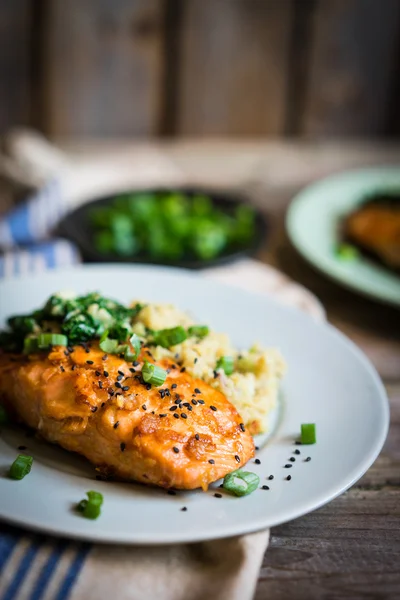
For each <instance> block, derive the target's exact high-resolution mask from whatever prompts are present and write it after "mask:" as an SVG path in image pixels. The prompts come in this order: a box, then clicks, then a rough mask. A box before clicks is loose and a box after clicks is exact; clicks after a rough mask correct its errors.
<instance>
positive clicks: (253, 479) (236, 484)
mask: <svg viewBox="0 0 400 600" xmlns="http://www.w3.org/2000/svg"><path fill="white" fill-rule="evenodd" d="M259 483H260V478H259V476H258V475H256V474H255V473H251V472H250V471H233V472H232V473H228V475H225V477H224V483H223V487H224V490H226V491H227V492H229V493H231V494H233V495H234V496H247V495H248V494H251V493H252V492H254V490H256V489H257V487H258V485H259Z"/></svg>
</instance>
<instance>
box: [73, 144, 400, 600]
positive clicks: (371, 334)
mask: <svg viewBox="0 0 400 600" xmlns="http://www.w3.org/2000/svg"><path fill="white" fill-rule="evenodd" d="M64 147H65V148H66V149H68V150H69V151H71V153H72V154H76V155H79V156H85V155H87V154H92V152H93V150H94V149H95V150H96V152H98V153H100V154H101V153H102V152H104V151H106V152H109V153H110V154H113V153H116V152H120V151H121V150H123V151H124V152H125V153H126V152H128V151H129V148H130V145H129V144H128V143H125V144H124V143H121V142H111V141H109V142H106V143H105V144H104V145H103V146H101V145H99V143H98V142H95V143H94V142H90V141H86V142H73V141H71V142H70V143H69V144H65V146H64ZM147 147H148V146H147ZM154 147H155V148H157V149H159V150H163V151H164V153H165V155H166V156H167V157H169V158H170V159H171V160H172V161H173V163H174V165H175V166H178V167H180V168H181V170H182V172H183V173H184V174H185V175H186V178H187V180H188V181H190V182H192V183H203V184H204V185H211V186H218V187H225V188H235V189H239V190H242V191H243V192H247V194H248V195H249V196H250V197H251V199H252V200H253V201H254V202H255V203H256V204H257V205H258V206H260V207H262V208H263V210H265V212H266V214H267V215H268V216H269V219H270V224H271V233H270V238H269V240H268V244H267V245H266V247H265V248H264V250H263V251H262V253H261V255H260V258H261V259H262V260H265V261H266V262H268V263H270V264H273V265H275V266H278V267H279V268H280V269H281V270H282V271H284V272H286V273H287V274H288V275H289V276H291V277H292V278H293V279H295V280H296V281H298V282H300V283H302V284H304V285H306V286H307V287H308V288H309V289H311V290H312V291H314V293H316V294H317V296H318V297H319V298H320V299H321V300H322V302H323V303H324V306H325V308H326V310H327V315H328V319H329V320H330V321H331V322H332V323H333V324H334V325H336V326H337V327H338V328H339V329H340V330H342V331H343V332H344V333H345V334H346V335H348V336H349V337H350V338H352V339H353V340H354V341H355V342H356V343H357V344H358V345H359V346H360V347H361V348H362V349H363V350H364V351H365V352H366V354H367V355H369V357H370V358H371V360H372V362H373V363H374V364H375V366H376V368H377V369H378V371H379V373H380V374H381V376H382V378H383V380H384V382H385V383H386V386H387V391H388V395H389V398H390V404H391V426H390V431H389V436H388V439H387V441H386V444H385V447H384V449H383V451H382V453H381V455H380V457H379V458H378V459H377V461H376V462H375V464H374V465H373V466H372V467H371V468H370V469H369V470H368V472H367V473H366V474H365V475H364V477H363V478H362V479H361V480H360V481H359V482H358V483H357V484H356V485H355V486H353V487H352V488H351V489H350V490H349V491H348V492H346V493H345V494H343V495H342V496H340V497H339V498H337V499H336V500H333V501H332V502H331V503H329V504H328V505H327V506H325V507H323V508H321V509H320V510H318V511H315V512H314V513H311V514H309V515H307V516H305V517H302V518H299V519H296V520H295V521H292V522H291V523H288V524H286V525H282V526H280V527H275V528H274V529H273V530H272V532H271V543H270V546H269V548H268V551H267V552H266V554H265V557H264V561H263V566H262V569H261V572H260V577H259V581H258V586H257V591H256V597H255V598H256V600H264V599H265V600H267V599H268V600H269V599H271V600H293V599H300V600H303V599H304V600H320V599H322V600H325V599H326V600H360V599H369V600H371V599H375V598H378V599H380V600H392V599H393V600H397V599H398V598H399V597H400V568H399V567H400V311H399V310H396V309H394V308H389V307H386V306H384V305H380V304H378V303H375V302H373V301H372V300H368V299H364V298H362V297H361V296H358V295H357V294H355V293H352V292H350V291H347V290H345V289H342V288H341V287H340V286H338V285H336V284H335V283H333V282H331V281H329V280H328V279H326V278H325V277H324V276H323V275H321V274H319V273H317V272H316V271H314V270H313V269H312V268H311V267H310V266H309V265H307V264H306V263H305V262H304V261H303V260H302V259H301V258H300V257H299V256H298V255H297V254H296V252H295V251H294V250H293V248H291V246H290V244H289V242H288V240H287V237H286V235H285V233H284V226H283V223H284V213H285V209H286V207H287V205H288V203H289V201H290V199H291V197H293V194H294V192H295V191H296V190H298V188H299V187H300V186H302V185H304V184H306V183H307V182H309V181H311V180H313V179H316V178H318V177H322V176H324V175H326V174H328V173H331V172H333V171H338V170H340V169H345V168H349V167H352V166H353V167H355V166H361V165H371V164H381V163H385V162H388V163H391V164H393V163H395V164H396V163H397V164H400V146H399V145H392V146H390V145H382V144H381V145H379V144H371V143H365V144H359V143H358V144H357V143H341V142H338V143H324V144H306V143H303V144H301V143H297V144H293V143H292V144H289V143H287V144H285V143H270V144H263V143H255V142H248V143H245V144H243V143H230V142H206V141H204V142H197V143H194V142H185V143H178V144H175V145H174V144H163V145H161V144H158V145H155V146H154ZM137 148H138V146H137V145H135V146H134V151H135V152H136V151H137Z"/></svg>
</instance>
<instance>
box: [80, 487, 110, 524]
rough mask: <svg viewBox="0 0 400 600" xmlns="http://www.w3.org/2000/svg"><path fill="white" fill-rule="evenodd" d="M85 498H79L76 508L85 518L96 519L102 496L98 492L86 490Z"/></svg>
mask: <svg viewBox="0 0 400 600" xmlns="http://www.w3.org/2000/svg"><path fill="white" fill-rule="evenodd" d="M86 495H87V497H88V498H87V500H86V498H85V499H84V500H81V501H80V502H79V504H78V505H77V507H76V508H77V510H78V511H79V512H81V513H82V514H83V516H84V517H86V519H97V517H98V516H99V515H100V512H101V505H102V504H103V496H102V494H100V492H93V491H90V492H86Z"/></svg>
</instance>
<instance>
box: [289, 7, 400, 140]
mask: <svg viewBox="0 0 400 600" xmlns="http://www.w3.org/2000/svg"><path fill="white" fill-rule="evenodd" d="M399 32H400V2H398V0H385V1H384V2H379V1H378V2H377V1H376V0H329V2H325V1H324V0H318V3H317V6H316V10H315V13H314V24H313V38H314V40H313V45H312V48H311V57H310V65H309V85H308V91H307V98H306V105H305V111H304V114H303V117H302V127H301V128H300V130H301V131H302V132H303V133H305V134H308V135H311V136H312V135H358V134H379V133H384V132H385V131H386V128H387V118H388V111H390V110H391V108H390V97H391V94H392V93H393V92H394V87H393V86H394V81H393V79H394V78H395V77H396V76H398V72H397V75H396V73H395V68H396V67H397V50H398V36H399Z"/></svg>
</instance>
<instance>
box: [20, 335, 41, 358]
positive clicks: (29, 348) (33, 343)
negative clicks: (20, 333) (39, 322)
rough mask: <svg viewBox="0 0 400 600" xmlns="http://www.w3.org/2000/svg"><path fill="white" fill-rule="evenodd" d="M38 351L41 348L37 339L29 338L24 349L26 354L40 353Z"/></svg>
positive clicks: (25, 340) (26, 339)
mask: <svg viewBox="0 0 400 600" xmlns="http://www.w3.org/2000/svg"><path fill="white" fill-rule="evenodd" d="M38 350H39V348H38V344H37V338H36V337H31V336H28V337H26V338H25V339H24V348H23V353H24V354H32V353H33V352H38Z"/></svg>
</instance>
